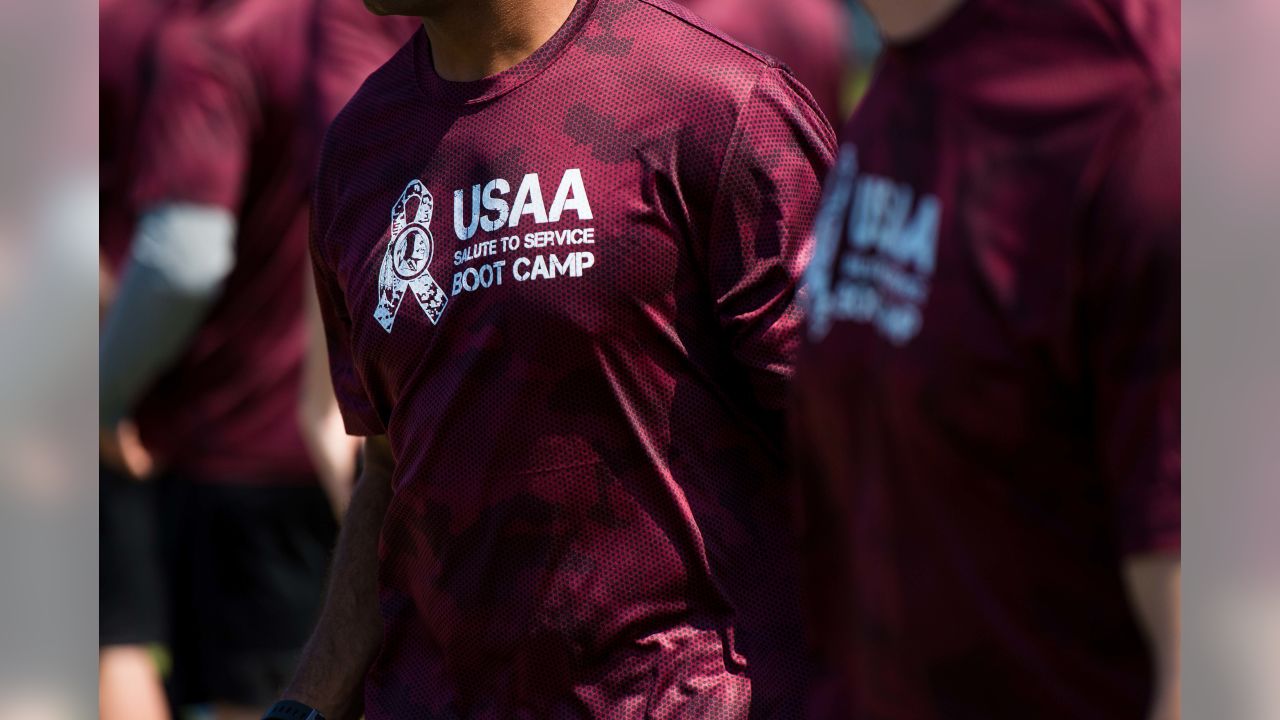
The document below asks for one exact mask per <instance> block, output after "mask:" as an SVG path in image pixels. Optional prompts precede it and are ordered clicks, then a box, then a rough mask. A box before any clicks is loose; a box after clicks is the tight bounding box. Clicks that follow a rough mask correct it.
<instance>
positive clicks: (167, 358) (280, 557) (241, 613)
mask: <svg viewBox="0 0 1280 720" xmlns="http://www.w3.org/2000/svg"><path fill="white" fill-rule="evenodd" d="M313 8H314V4H313V1H312V0H227V1H226V2H219V3H217V4H216V5H214V6H212V7H210V8H208V9H207V10H205V11H203V12H201V13H199V14H196V15H191V16H185V17H182V18H177V19H174V20H172V21H170V22H167V23H166V24H165V25H164V27H163V28H162V29H161V31H160V34H159V37H158V39H157V41H156V46H155V60H154V68H155V78H154V86H153V88H152V90H151V92H150V94H149V98H148V100H147V103H146V109H145V111H144V113H143V115H142V118H141V121H140V128H139V131H138V132H139V134H138V136H137V137H138V142H137V148H136V150H135V152H136V163H137V164H136V167H135V169H134V171H133V178H132V197H131V201H132V202H133V204H134V207H135V208H137V215H138V218H139V220H138V222H137V228H136V230H135V231H134V234H133V238H132V240H131V241H130V243H129V245H130V247H129V254H128V259H127V261H126V263H125V267H124V269H123V271H122V273H121V276H120V280H119V285H118V287H117V289H116V293H115V297H114V298H113V300H112V302H111V306H110V309H109V312H108V314H107V318H106V321H105V326H104V329H103V332H102V340H101V349H100V355H99V359H100V412H101V416H100V423H101V426H102V429H103V430H102V433H101V435H102V438H103V442H102V445H103V454H104V456H105V457H111V456H113V455H123V453H121V448H120V447H119V444H118V443H116V442H115V438H118V437H119V433H118V428H120V427H121V424H122V423H123V422H126V420H127V419H132V420H133V421H135V422H136V425H137V427H138V429H139V436H140V437H139V439H140V442H141V444H142V445H143V446H144V447H145V449H146V451H147V453H148V454H149V456H150V458H152V460H151V463H152V465H153V467H154V468H155V470H154V472H156V473H157V474H159V475H160V476H161V477H160V479H159V481H158V482H159V483H160V484H161V486H162V493H163V496H164V497H163V502H162V521H163V523H164V525H165V527H164V528H162V531H163V532H164V535H165V545H166V547H165V550H166V551H167V553H168V554H169V555H170V557H169V562H168V563H167V567H168V570H169V575H168V577H167V578H166V583H167V585H168V589H169V591H170V596H171V607H170V608H169V611H170V614H171V623H170V627H171V637H170V642H171V647H172V651H173V657H174V678H173V692H174V697H175V701H176V702H177V703H178V704H180V705H190V704H195V703H201V704H204V703H211V704H212V705H213V709H214V715H215V717H217V718H251V717H256V716H257V714H258V713H260V712H261V710H262V708H263V707H265V706H266V705H267V704H268V703H269V702H270V700H271V699H272V697H274V695H275V693H276V692H277V691H278V689H279V688H280V687H281V686H282V685H283V684H284V682H285V681H286V680H287V679H288V677H289V674H290V673H291V672H292V668H293V665H294V662H295V661H296V658H297V654H298V651H299V649H300V647H301V645H302V644H303V642H304V641H305V639H306V636H307V633H308V631H309V628H310V626H311V623H312V622H313V621H314V618H315V615H316V610H317V608H318V605H319V600H320V598H321V595H322V588H323V576H324V572H325V569H326V567H327V564H328V558H329V549H330V547H331V543H332V539H333V537H334V533H335V522H334V519H333V514H332V510H331V508H330V506H329V503H328V501H327V499H326V497H325V494H324V492H323V491H322V490H321V488H320V486H319V484H318V481H317V478H316V473H315V470H314V468H313V464H312V463H311V461H310V459H309V457H308V454H307V451H306V447H305V444H304V442H303V439H302V437H301V434H300V431H299V428H298V424H297V406H298V396H299V392H300V388H301V381H302V370H303V355H304V350H305V345H306V328H305V322H304V317H303V302H302V301H303V289H304V279H305V277H306V276H307V274H308V272H309V269H308V263H307V260H306V223H307V210H308V204H307V191H308V185H309V180H310V174H311V167H312V163H311V160H312V159H313V156H314V151H311V150H309V149H308V148H307V140H308V137H309V136H307V135H305V134H304V133H301V132H299V128H300V127H302V126H303V125H304V124H305V123H306V122H307V113H308V112H309V100H308V97H307V88H308V86H309V82H308V73H309V71H310V59H309V53H310V31H311V27H312V25H311V21H312V11H313Z"/></svg>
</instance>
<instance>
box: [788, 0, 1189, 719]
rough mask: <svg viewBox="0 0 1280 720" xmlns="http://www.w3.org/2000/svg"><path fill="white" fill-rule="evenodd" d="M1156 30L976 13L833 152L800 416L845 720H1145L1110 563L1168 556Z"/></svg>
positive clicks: (1172, 491)
mask: <svg viewBox="0 0 1280 720" xmlns="http://www.w3.org/2000/svg"><path fill="white" fill-rule="evenodd" d="M1170 10H1176V4H1175V3H1165V2H1156V1H1151V2H1137V1H1136V0H1135V1H1123V2H1122V1H1121V0H1115V1H1111V2H1101V3H1100V2H1096V1H1095V2H1084V1H1083V0H1081V1H1069V2H1055V3H1024V2H1018V1H1017V0H969V1H968V2H966V3H965V4H964V5H963V6H962V7H961V9H960V10H959V11H958V12H957V14H955V15H954V16H953V17H951V18H950V19H948V20H947V21H946V22H945V24H944V25H942V26H941V27H940V28H939V29H937V30H936V31H934V32H932V33H931V34H930V35H928V36H926V38H925V39H923V40H921V41H919V42H916V43H914V44H911V45H907V46H901V47H893V48H890V49H889V50H888V51H887V53H886V55H885V58H884V61H883V65H882V67H881V68H880V69H879V73H878V75H877V77H876V78H875V80H874V82H873V85H872V87H871V89H870V92H869V94H868V95H867V97H866V98H865V100H864V101H863V103H862V105H860V107H859V110H858V112H857V113H856V114H855V116H854V118H853V119H852V120H851V122H850V123H849V125H848V127H846V128H845V130H844V133H843V143H842V149H841V155H840V158H839V160H838V162H837V165H836V169H834V170H833V171H832V173H831V175H830V177H829V180H828V182H827V187H826V191H825V196H824V203H823V208H822V210H821V212H820V214H819V218H818V220H817V224H816V235H817V243H816V247H815V251H814V260H813V263H812V264H811V267H810V270H809V272H808V273H807V274H806V286H807V288H808V290H807V297H808V298H809V302H808V304H807V308H808V320H807V324H808V332H807V336H808V338H809V342H808V343H807V344H806V346H805V349H804V350H803V351H802V353H801V358H800V360H799V361H798V366H797V376H796V381H795V387H796V401H797V402H796V406H797V407H796V412H795V414H794V429H795V433H794V438H795V450H794V452H795V458H796V463H797V466H798V469H799V475H800V478H801V481H802V482H801V484H800V487H802V488H803V490H804V493H803V500H804V501H803V503H802V504H801V509H802V520H803V527H804V530H805V533H806V539H805V548H806V557H807V558H811V559H812V560H813V563H812V567H811V573H810V582H811V590H812V596H813V599H814V605H815V608H814V612H815V620H814V627H813V629H812V635H813V638H814V640H815V641H816V642H817V643H818V644H819V645H820V646H821V647H823V648H824V650H825V651H826V652H827V653H828V658H829V660H830V661H831V662H832V663H833V665H834V667H835V669H836V671H837V672H838V673H840V675H841V679H842V681H843V685H844V689H845V690H846V691H848V693H849V694H850V695H851V697H848V698H846V700H847V701H851V702H852V703H853V706H854V707H853V708H852V709H850V708H845V709H844V710H842V711H840V712H835V713H833V714H832V717H849V716H852V717H860V718H911V719H913V720H916V719H918V720H926V719H928V720H933V719H944V718H945V719H950V718H962V717H963V718H968V717H974V718H978V717H981V718H1030V717H1034V718H1129V719H1131V720H1137V719H1139V718H1142V717H1144V709H1145V707H1146V706H1147V704H1148V701H1149V697H1148V696H1149V693H1150V689H1151V685H1150V680H1151V660H1150V657H1149V654H1148V652H1147V650H1146V648H1145V646H1144V642H1143V638H1142V635H1141V632H1140V630H1139V627H1138V625H1137V623H1136V620H1135V615H1134V613H1133V611H1132V609H1131V606H1130V604H1129V601H1128V599H1127V598H1126V595H1125V589H1124V586H1123V582H1122V576H1121V569H1122V562H1123V558H1124V557H1125V556H1126V555H1129V554H1133V553H1145V552H1156V551H1168V552H1177V550H1178V547H1179V535H1180V520H1179V509H1180V499H1179V498H1180V454H1179V447H1180V444H1179V443H1180V440H1179V349H1178V348H1179V329H1178V327H1179V289H1178V260H1179V246H1178V243H1179V231H1180V223H1181V220H1180V211H1179V144H1178V134H1179V115H1178V100H1179V77H1178V66H1177V42H1178V33H1177V29H1176V16H1174V20H1175V24H1170V22H1169V21H1170V16H1169V15H1168V14H1167V13H1168V12H1169V11H1170ZM1139 20H1140V22H1139ZM848 713H853V714H852V715H850V714H848Z"/></svg>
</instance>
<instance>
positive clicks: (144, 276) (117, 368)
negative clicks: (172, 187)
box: [98, 203, 236, 426]
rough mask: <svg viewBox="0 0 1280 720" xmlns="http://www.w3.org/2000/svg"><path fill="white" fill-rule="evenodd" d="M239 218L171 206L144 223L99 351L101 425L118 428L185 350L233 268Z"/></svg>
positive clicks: (151, 213) (220, 211)
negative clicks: (122, 420)
mask: <svg viewBox="0 0 1280 720" xmlns="http://www.w3.org/2000/svg"><path fill="white" fill-rule="evenodd" d="M235 235H236V221H235V217H234V216H233V215H232V214H231V213H230V212H229V211H227V210H225V209H223V208H219V207H212V206H205V205H190V204H178V203H174V204H165V205H160V206H157V207H154V208H152V209H151V210H150V211H148V212H147V213H146V214H145V215H143V216H142V219H141V220H140V221H139V223H138V230H137V233H136V234H135V236H134V239H133V247H132V249H131V251H130V255H129V261H128V264H127V265H126V267H125V269H124V272H123V273H122V277H121V278H120V283H119V287H118V290H117V293H116V297H115V300H114V301H113V302H112V304H111V309H110V312H109V314H108V315H107V319H106V322H105V323H104V325H103V328H102V338H101V340H100V342H99V346H98V403H99V404H98V421H99V423H100V424H101V425H103V426H109V425H114V424H115V423H117V422H119V421H120V420H121V419H123V418H124V417H126V416H128V414H129V413H130V412H131V411H132V410H133V406H134V404H135V403H136V402H137V401H138V399H139V398H140V396H141V395H142V393H143V392H144V391H146V389H147V388H148V387H149V386H150V385H151V384H152V383H153V382H154V381H155V379H156V378H157V377H158V376H159V375H160V373H162V372H163V371H164V370H165V369H166V368H168V367H169V366H170V365H172V364H173V362H174V361H176V360H177V359H178V357H180V356H181V354H182V352H183V351H184V350H185V349H186V347H187V343H188V342H190V340H191V338H192V336H194V335H195V332H196V330H197V329H198V328H199V327H200V322H201V321H202V320H203V319H204V317H205V315H206V314H207V312H208V311H209V309H210V307H212V305H213V303H214V302H215V301H216V300H217V299H218V297H219V296H220V295H221V293H222V286H223V283H224V282H225V281H226V279H227V276H228V275H230V274H231V269H232V267H234V265H235Z"/></svg>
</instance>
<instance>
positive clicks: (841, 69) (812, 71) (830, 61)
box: [679, 0, 853, 125]
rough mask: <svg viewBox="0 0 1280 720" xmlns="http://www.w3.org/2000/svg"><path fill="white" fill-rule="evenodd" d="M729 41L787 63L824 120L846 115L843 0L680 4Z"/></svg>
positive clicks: (685, 0) (690, 0)
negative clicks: (734, 41) (744, 45)
mask: <svg viewBox="0 0 1280 720" xmlns="http://www.w3.org/2000/svg"><path fill="white" fill-rule="evenodd" d="M679 2H680V3H681V4H682V5H684V6H685V7H687V8H689V9H690V10H692V11H693V12H695V13H697V14H698V15H699V16H700V17H702V18H703V19H704V20H706V21H707V22H708V23H710V24H711V26H712V27H714V28H716V29H717V30H720V31H721V32H723V33H725V34H726V35H728V36H729V37H731V38H733V39H735V40H739V41H741V42H744V43H746V44H748V45H750V46H752V47H754V48H757V49H759V50H761V51H762V52H765V53H768V54H769V55H772V56H774V57H776V58H778V59H779V60H781V61H782V62H784V63H786V64H787V66H788V67H790V68H791V70H792V72H794V73H795V74H796V78H798V79H799V80H800V82H801V83H802V84H803V85H804V86H805V88H806V89H808V90H809V92H810V93H811V94H812V95H813V99H814V100H816V101H817V102H818V107H820V108H822V112H823V113H824V114H826V116H827V120H828V121H829V122H831V123H832V124H833V125H839V124H840V122H842V121H843V120H844V119H845V117H847V114H846V112H845V110H846V106H845V105H844V96H845V87H846V84H847V83H848V82H849V81H850V80H851V75H852V70H853V68H852V67H850V59H851V58H852V57H853V54H852V52H851V50H850V48H849V47H848V41H849V39H850V37H851V34H850V33H849V17H848V9H847V8H846V7H845V5H844V4H843V3H842V2H841V0H787V2H777V0H679Z"/></svg>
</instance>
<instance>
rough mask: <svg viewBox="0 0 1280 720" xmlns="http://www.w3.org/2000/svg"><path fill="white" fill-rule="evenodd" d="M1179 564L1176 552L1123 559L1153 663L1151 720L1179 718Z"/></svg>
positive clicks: (1174, 719)
mask: <svg viewBox="0 0 1280 720" xmlns="http://www.w3.org/2000/svg"><path fill="white" fill-rule="evenodd" d="M1181 567H1182V565H1181V561H1180V559H1179V557H1178V556H1177V555H1149V556H1137V557H1130V558H1128V559H1127V560H1126V561H1125V567H1124V575H1125V583H1126V584H1127V586H1128V589H1129V596H1130V599H1131V601H1132V602H1133V607H1134V611H1135V612H1136V614H1137V616H1138V620H1139V622H1140V623H1141V624H1142V628H1143V630H1144V631H1145V632H1146V635H1147V639H1148V641H1149V642H1150V644H1151V652H1152V656H1153V657H1154V659H1155V665H1156V668H1155V669H1156V689H1155V697H1154V698H1153V702H1152V713H1151V720H1178V718H1180V717H1181V703H1180V695H1181V693H1180V690H1181V685H1180V683H1179V675H1180V671H1181V662H1180V650H1179V645H1180V635H1181V633H1180V623H1179V618H1180V614H1181V591H1180V590H1179V585H1178V583H1179V578H1180V576H1181Z"/></svg>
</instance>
